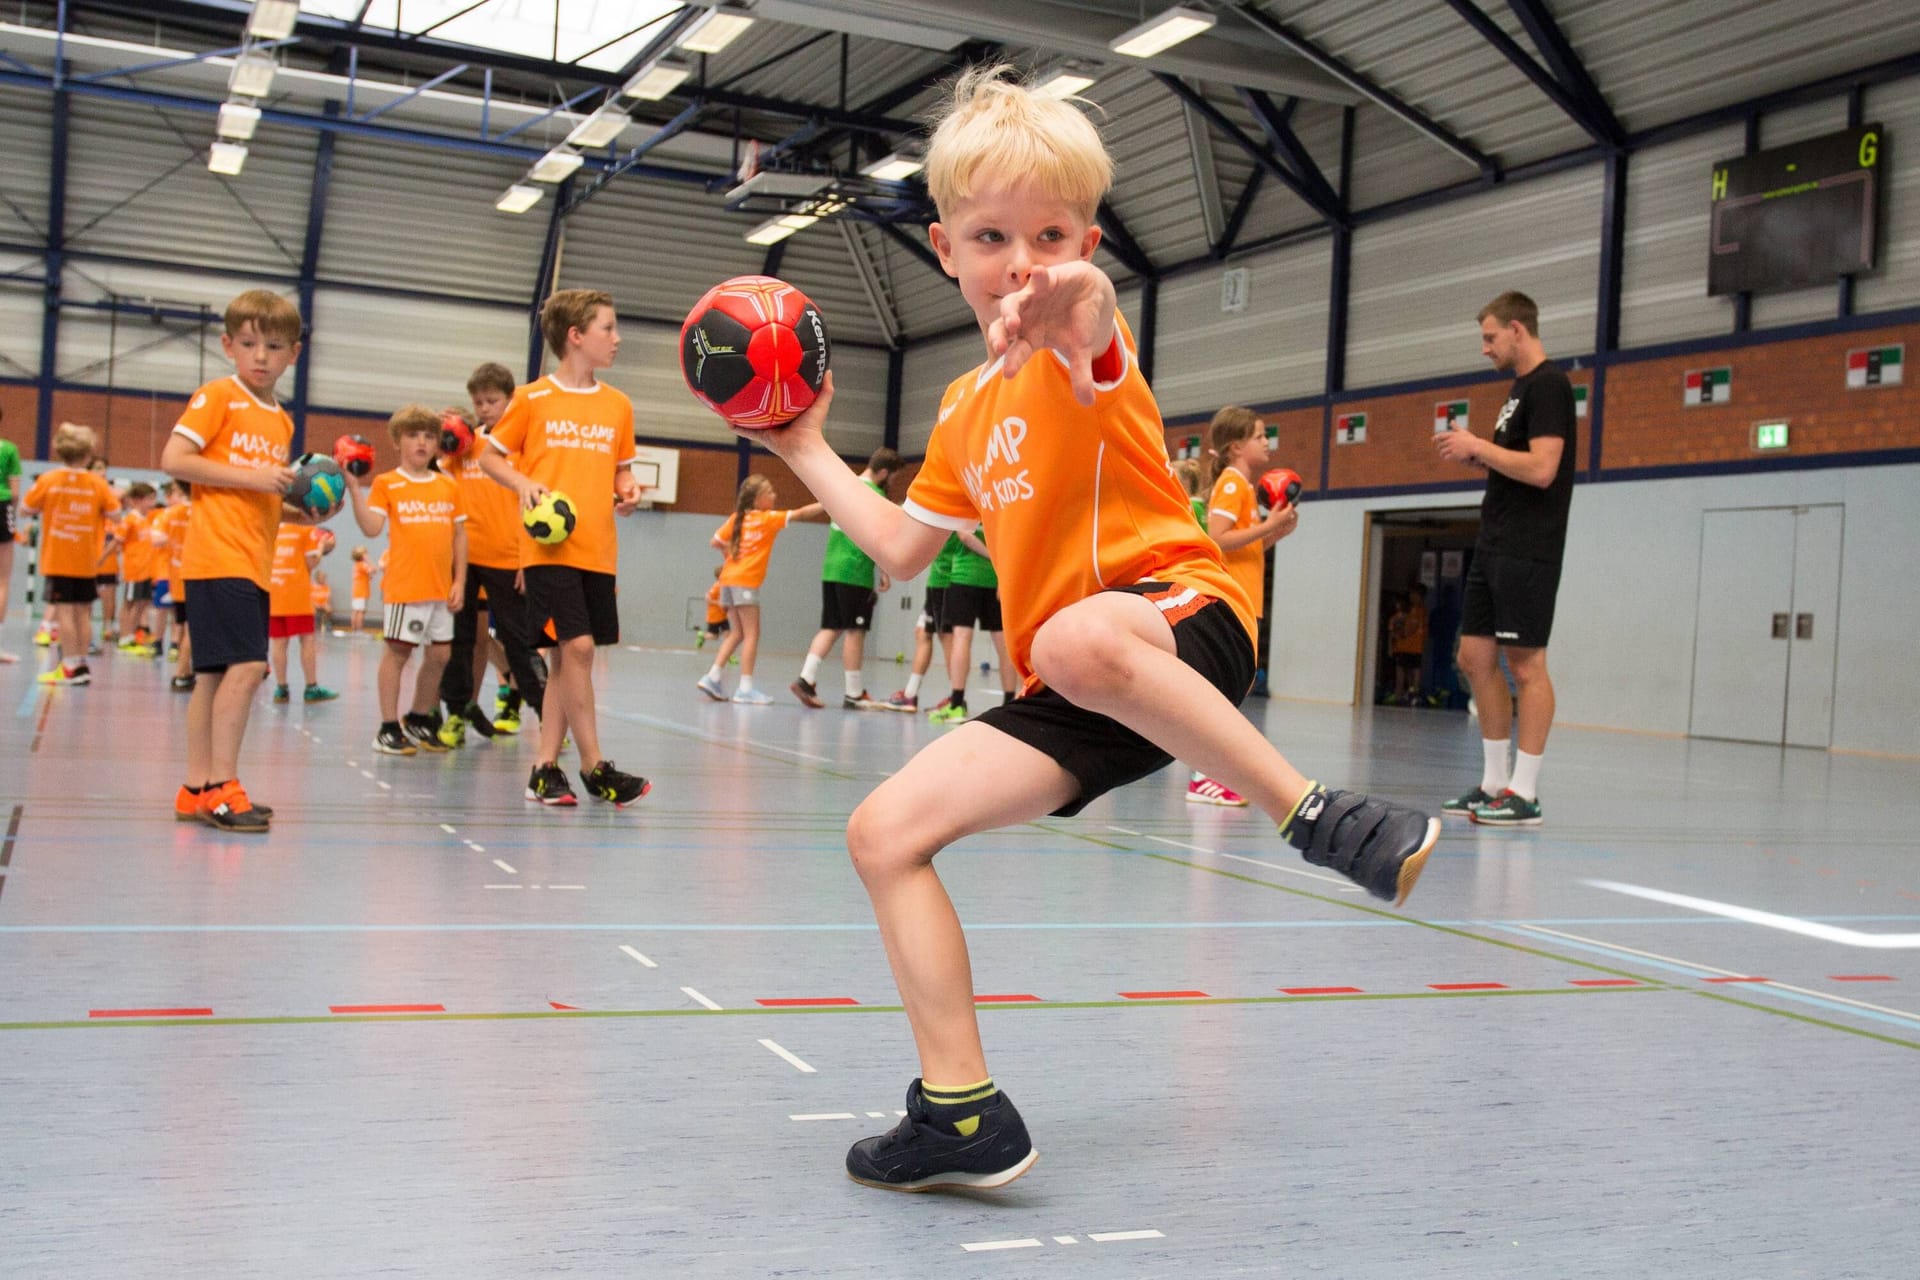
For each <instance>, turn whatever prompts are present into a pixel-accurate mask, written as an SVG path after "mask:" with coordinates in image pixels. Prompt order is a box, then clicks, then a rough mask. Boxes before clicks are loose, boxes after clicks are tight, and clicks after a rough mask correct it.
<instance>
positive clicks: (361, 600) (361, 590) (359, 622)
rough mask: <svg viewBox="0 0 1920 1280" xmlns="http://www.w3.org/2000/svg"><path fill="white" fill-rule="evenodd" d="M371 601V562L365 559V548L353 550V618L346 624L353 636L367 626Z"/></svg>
mask: <svg viewBox="0 0 1920 1280" xmlns="http://www.w3.org/2000/svg"><path fill="white" fill-rule="evenodd" d="M372 599H373V561H371V560H369V559H367V549H366V548H365V547H355V548H354V549H353V597H352V605H353V616H352V619H351V621H350V622H349V623H348V625H349V626H351V627H352V628H353V634H355V635H356V636H357V635H359V634H360V632H361V629H362V628H364V627H365V626H366V625H367V603H368V601H370V600H372Z"/></svg>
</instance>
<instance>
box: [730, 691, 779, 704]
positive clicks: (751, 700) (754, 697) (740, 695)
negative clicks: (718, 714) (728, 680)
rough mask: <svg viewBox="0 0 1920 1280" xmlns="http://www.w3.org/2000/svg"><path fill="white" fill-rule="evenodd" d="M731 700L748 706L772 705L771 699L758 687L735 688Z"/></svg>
mask: <svg viewBox="0 0 1920 1280" xmlns="http://www.w3.org/2000/svg"><path fill="white" fill-rule="evenodd" d="M733 700H734V701H735V702H738V703H741V704H742V705H744V706H749V707H770V706H772V705H773V699H772V698H769V697H768V696H767V695H766V694H764V693H762V692H761V691H760V690H758V689H736V690H734V694H733Z"/></svg>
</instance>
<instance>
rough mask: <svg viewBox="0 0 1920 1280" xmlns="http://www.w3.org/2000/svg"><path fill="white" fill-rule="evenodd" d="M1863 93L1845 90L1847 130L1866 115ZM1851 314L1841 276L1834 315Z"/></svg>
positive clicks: (1848, 285) (1846, 280)
mask: <svg viewBox="0 0 1920 1280" xmlns="http://www.w3.org/2000/svg"><path fill="white" fill-rule="evenodd" d="M1865 97H1866V94H1865V91H1864V90H1863V89H1861V87H1860V86H1859V85H1857V84H1856V85H1854V86H1853V87H1852V88H1851V89H1849V90H1847V128H1849V129H1858V128H1859V127H1860V122H1861V120H1862V118H1863V117H1864V116H1865V115H1866V102H1865ZM1852 314H1853V277H1852V276H1850V275H1848V276H1841V277H1840V288H1839V293H1838V296H1837V298H1836V299H1835V306H1834V315H1835V316H1836V317H1837V318H1838V319H1841V320H1845V319H1846V318H1847V317H1848V316H1850V315H1852Z"/></svg>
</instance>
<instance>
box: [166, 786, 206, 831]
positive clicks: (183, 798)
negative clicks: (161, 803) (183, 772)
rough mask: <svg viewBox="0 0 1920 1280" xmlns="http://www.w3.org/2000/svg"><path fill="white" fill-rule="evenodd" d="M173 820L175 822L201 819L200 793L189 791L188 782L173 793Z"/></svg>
mask: <svg viewBox="0 0 1920 1280" xmlns="http://www.w3.org/2000/svg"><path fill="white" fill-rule="evenodd" d="M173 820H174V821H175V822H198V821H200V793H199V792H198V791H189V790H188V789H187V784H186V783H184V782H183V783H181V784H180V789H179V790H178V791H176V792H174V793H173Z"/></svg>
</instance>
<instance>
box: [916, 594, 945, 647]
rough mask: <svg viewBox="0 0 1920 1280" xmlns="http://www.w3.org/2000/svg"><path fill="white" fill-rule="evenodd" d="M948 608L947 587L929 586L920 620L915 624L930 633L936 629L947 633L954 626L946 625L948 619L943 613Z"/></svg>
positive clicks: (943, 633)
mask: <svg viewBox="0 0 1920 1280" xmlns="http://www.w3.org/2000/svg"><path fill="white" fill-rule="evenodd" d="M946 609H947V589H946V588H945V587H928V588H927V598H926V600H925V602H924V607H923V608H922V609H921V610H920V620H919V622H917V623H916V624H915V625H916V626H918V627H919V628H920V630H922V631H925V632H926V633H927V634H929V635H931V634H933V633H934V632H936V631H938V632H939V633H941V634H942V635H945V634H946V633H947V632H949V631H951V630H953V628H952V627H949V626H948V625H946V620H945V619H944V618H942V617H941V615H942V614H943V613H945V612H946Z"/></svg>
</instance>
